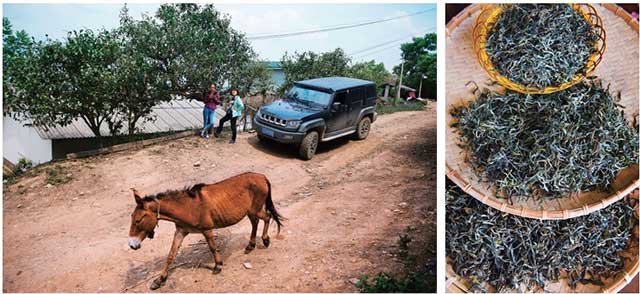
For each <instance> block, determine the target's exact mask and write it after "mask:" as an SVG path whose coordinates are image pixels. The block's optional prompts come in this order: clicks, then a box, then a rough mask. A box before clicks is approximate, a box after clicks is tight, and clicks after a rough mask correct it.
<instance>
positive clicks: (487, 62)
mask: <svg viewBox="0 0 640 294" xmlns="http://www.w3.org/2000/svg"><path fill="white" fill-rule="evenodd" d="M569 5H571V7H572V8H573V9H574V10H576V11H577V12H578V13H580V14H581V15H582V16H583V17H584V18H585V20H586V21H587V22H588V23H589V25H590V26H591V27H592V29H593V31H594V32H595V34H596V35H597V37H598V38H597V41H596V43H595V44H594V47H595V49H596V50H595V51H594V52H593V53H592V54H591V56H589V58H588V59H587V61H586V62H585V64H584V68H583V69H584V72H578V73H576V74H575V75H574V76H573V77H572V78H571V79H570V80H568V81H566V82H564V83H561V84H559V85H552V86H547V87H544V88H539V87H536V86H525V85H523V84H521V83H518V82H516V81H513V80H511V79H509V78H508V77H507V76H505V75H504V74H503V73H501V72H500V71H498V69H496V68H495V67H494V66H493V63H492V62H491V58H489V54H488V53H487V51H486V48H485V43H486V38H487V35H488V34H489V32H490V31H491V29H492V28H493V26H494V25H495V22H496V20H497V18H498V17H499V16H500V14H502V12H503V11H504V10H503V8H502V7H501V6H500V5H498V4H482V7H481V10H482V11H481V12H480V15H479V16H478V18H476V22H475V25H474V27H473V31H472V35H473V49H474V51H475V53H476V58H477V60H478V63H480V65H481V66H482V68H483V69H484V70H485V71H486V72H487V74H488V75H489V77H491V79H492V80H494V81H496V82H498V83H499V84H501V85H502V86H504V87H505V88H507V89H510V90H513V91H517V92H520V93H528V94H551V93H554V92H557V91H561V90H564V89H567V88H569V87H571V86H573V85H575V84H577V83H579V82H581V81H583V80H584V79H585V78H586V77H587V76H588V75H589V74H590V73H592V72H593V71H594V70H595V69H596V67H597V66H598V64H600V61H602V56H603V55H604V51H605V50H606V48H607V46H606V39H607V34H606V30H605V29H604V27H603V26H602V18H601V17H600V15H599V14H598V12H597V11H596V10H595V9H594V8H593V6H592V5H591V4H589V3H569Z"/></svg>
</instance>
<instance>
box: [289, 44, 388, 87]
mask: <svg viewBox="0 0 640 294" xmlns="http://www.w3.org/2000/svg"><path fill="white" fill-rule="evenodd" d="M282 69H283V71H284V74H285V82H284V84H283V85H282V86H281V88H280V92H283V91H284V90H286V89H287V88H289V87H291V85H292V84H293V82H295V81H300V80H306V79H312V78H318V77H330V76H344V77H351V78H357V79H363V80H369V81H372V82H375V83H376V84H377V85H380V84H382V83H383V82H384V81H385V80H386V79H387V78H388V77H389V76H390V73H389V72H388V71H387V70H386V69H385V68H384V64H382V63H381V62H380V63H376V62H375V61H373V60H371V61H367V62H358V63H355V64H352V61H351V58H350V57H349V56H348V55H346V54H345V53H344V51H343V50H342V49H340V48H337V49H335V50H333V51H329V52H324V53H315V52H312V51H306V52H302V53H295V54H291V55H290V54H285V55H284V57H283V58H282Z"/></svg>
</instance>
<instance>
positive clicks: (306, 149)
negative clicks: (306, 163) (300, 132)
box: [299, 131, 318, 160]
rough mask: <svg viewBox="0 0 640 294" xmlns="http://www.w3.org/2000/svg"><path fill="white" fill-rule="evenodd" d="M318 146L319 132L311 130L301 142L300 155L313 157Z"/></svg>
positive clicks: (305, 157) (307, 158)
mask: <svg viewBox="0 0 640 294" xmlns="http://www.w3.org/2000/svg"><path fill="white" fill-rule="evenodd" d="M317 148H318V132H316V131H311V132H309V133H307V134H306V135H305V136H304V138H303V139H302V142H301V143H300V150H299V153H300V157H302V159H305V160H309V159H311V158H313V155H315V154H316V149H317Z"/></svg>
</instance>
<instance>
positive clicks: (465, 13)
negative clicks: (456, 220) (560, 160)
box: [445, 3, 640, 293]
mask: <svg viewBox="0 0 640 294" xmlns="http://www.w3.org/2000/svg"><path fill="white" fill-rule="evenodd" d="M598 5H599V6H601V7H603V8H605V9H607V10H609V11H611V12H613V13H614V14H615V15H616V16H618V17H620V18H622V19H623V20H624V21H625V23H626V24H628V25H629V27H631V28H632V29H633V30H634V31H635V32H636V33H637V32H639V31H640V25H639V23H638V21H637V20H636V19H634V18H633V17H632V16H631V15H630V14H629V13H627V12H626V11H625V10H624V9H622V8H621V7H619V6H618V5H616V4H612V3H604V4H598ZM481 8H482V5H480V4H472V5H469V6H467V7H466V8H465V9H463V10H462V11H461V12H460V13H458V14H457V15H456V16H455V17H453V18H452V19H451V20H450V21H449V22H448V23H447V25H446V28H445V37H449V35H450V34H451V32H452V31H453V30H454V29H455V28H456V27H457V26H458V25H459V24H460V23H462V22H463V21H464V20H466V19H467V18H469V17H470V16H471V15H473V14H474V13H476V12H477V11H478V10H480V9H481ZM445 167H446V173H447V177H449V179H451V180H452V181H453V182H454V183H455V184H456V185H458V186H459V187H460V188H462V189H463V190H465V189H464V186H462V185H461V184H460V183H459V182H456V179H455V178H453V177H452V176H453V173H452V171H454V169H452V168H451V167H450V166H449V164H448V163H445ZM454 172H455V171H454ZM639 186H640V180H639V179H636V181H635V182H634V183H632V184H631V185H629V187H627V189H625V192H627V193H624V194H623V195H619V194H614V195H611V196H610V197H609V198H608V199H605V200H604V201H605V203H606V202H608V201H611V203H613V202H615V201H617V200H619V199H621V198H623V197H624V196H626V195H627V194H629V193H630V192H632V191H633V190H635V189H638V187H639ZM633 187H635V188H633ZM467 190H470V189H467ZM626 190H629V191H626ZM474 191H475V190H474ZM474 191H471V192H474ZM465 192H466V193H468V194H470V195H471V196H474V195H473V194H472V193H469V192H467V191H465ZM620 194H622V193H620ZM474 198H476V199H478V200H479V201H481V202H483V203H485V204H486V202H485V201H482V199H481V198H478V197H476V196H474ZM605 203H601V204H602V205H604V204H605ZM494 208H496V207H494ZM498 209H499V208H498ZM587 209H589V207H587ZM501 211H504V210H501ZM636 211H637V210H636ZM561 213H562V214H563V215H564V213H565V212H561ZM566 213H570V212H569V211H567V212H566ZM547 215H548V214H547ZM548 219H551V218H548ZM445 263H446V264H447V265H448V264H449V262H448V260H445ZM639 272H640V258H636V261H635V263H634V264H633V265H632V266H631V268H630V270H629V271H624V269H623V271H621V273H622V274H621V275H619V277H618V278H617V279H616V280H614V281H613V282H612V283H611V284H610V285H609V286H608V287H606V288H604V287H603V289H602V290H603V292H605V293H617V292H618V291H620V290H621V289H622V288H624V287H625V286H626V285H627V284H629V283H630V282H631V281H632V280H633V278H634V277H635V276H636V275H638V273H639ZM463 280H464V278H463V277H460V276H458V275H457V274H456V273H455V272H453V271H451V270H450V269H449V267H446V270H445V288H446V291H447V292H468V290H469V289H468V288H467V287H466V286H465V285H464V284H463V283H462V281H463Z"/></svg>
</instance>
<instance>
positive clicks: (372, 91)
mask: <svg viewBox="0 0 640 294" xmlns="http://www.w3.org/2000/svg"><path fill="white" fill-rule="evenodd" d="M377 94H378V93H376V87H375V86H369V87H367V88H366V91H365V96H364V97H365V98H367V99H368V98H374V97H376V96H377Z"/></svg>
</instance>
